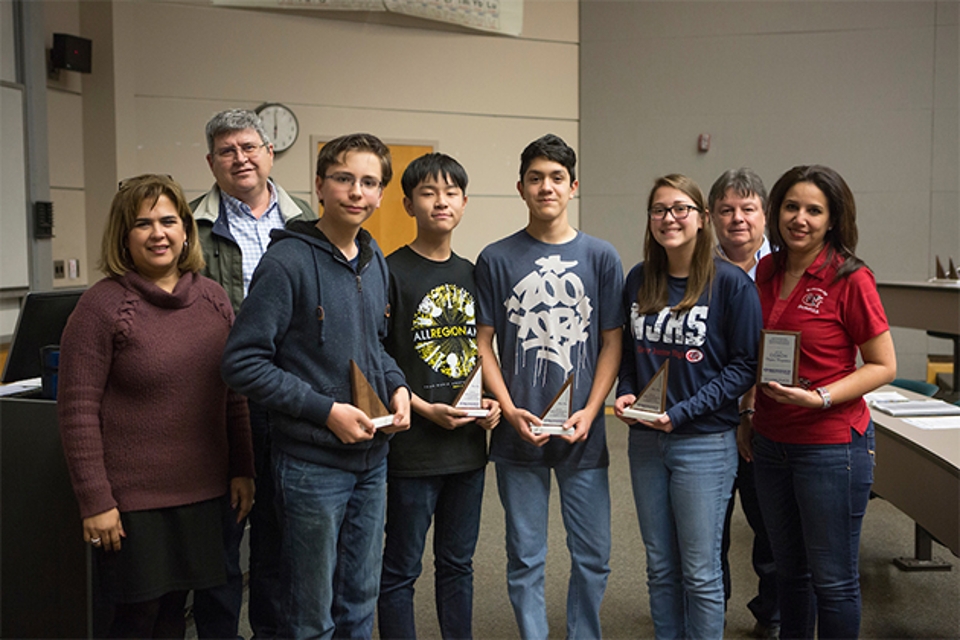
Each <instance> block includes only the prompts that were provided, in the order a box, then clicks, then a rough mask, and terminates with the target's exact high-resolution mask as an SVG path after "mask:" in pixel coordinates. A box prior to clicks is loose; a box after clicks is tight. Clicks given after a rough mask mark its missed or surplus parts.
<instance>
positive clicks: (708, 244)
mask: <svg viewBox="0 0 960 640" xmlns="http://www.w3.org/2000/svg"><path fill="white" fill-rule="evenodd" d="M662 187H667V188H670V189H676V190H677V191H680V192H682V193H683V194H685V195H686V196H688V197H689V198H690V199H691V200H693V204H695V205H696V206H697V208H698V209H699V210H700V212H699V214H698V215H699V216H700V219H701V220H703V228H702V229H700V230H699V231H698V232H697V244H696V246H695V247H694V249H693V258H692V259H691V261H690V276H689V277H688V278H687V289H686V291H685V292H684V294H683V299H682V300H680V302H679V303H677V305H676V306H675V307H673V310H674V311H687V310H688V309H690V308H691V307H693V306H694V305H695V304H697V300H699V299H700V296H701V295H703V292H704V291H705V290H709V289H710V287H711V286H712V284H713V277H714V275H715V274H716V265H714V263H713V246H714V245H713V243H714V239H713V227H712V226H711V222H710V216H709V215H707V213H706V212H705V211H704V206H703V192H702V191H700V187H698V186H697V183H696V182H694V181H693V180H692V179H690V178H688V177H687V176H684V175H680V174H679V173H671V174H670V175H666V176H663V177H662V178H657V179H656V181H655V182H654V183H653V188H652V189H651V190H650V195H649V196H647V211H649V210H650V207H652V206H653V197H654V196H655V195H656V193H657V190H658V189H660V188H662ZM646 226H647V230H646V234H645V236H644V241H643V284H642V285H641V286H640V289H639V291H637V307H638V309H637V310H638V312H639V313H641V314H650V313H657V312H659V311H660V310H661V309H663V308H664V307H665V306H667V300H668V298H669V295H670V287H669V283H668V281H667V276H668V275H669V272H670V266H669V261H668V259H667V250H666V249H664V248H663V246H662V245H661V244H660V243H659V242H657V241H656V239H655V238H654V237H653V234H652V233H651V232H650V216H649V214H648V215H647V225H646Z"/></svg>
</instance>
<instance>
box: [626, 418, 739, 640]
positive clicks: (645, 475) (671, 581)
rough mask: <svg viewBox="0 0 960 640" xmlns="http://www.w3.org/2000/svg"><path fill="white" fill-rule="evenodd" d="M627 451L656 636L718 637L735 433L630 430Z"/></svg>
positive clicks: (733, 471) (735, 461)
mask: <svg viewBox="0 0 960 640" xmlns="http://www.w3.org/2000/svg"><path fill="white" fill-rule="evenodd" d="M629 455H630V478H631V481H632V482H633V499H634V501H635V502H636V505H637V518H638V520H639V521H640V533H641V535H642V536H643V544H644V546H645V547H646V553H647V589H648V591H649V593H650V615H651V617H652V618H653V627H654V631H655V633H656V636H657V638H658V639H660V640H664V639H670V638H699V639H705V640H708V639H710V638H716V639H719V638H722V637H723V618H724V611H723V609H724V599H723V572H722V571H721V568H720V543H721V538H722V535H723V520H724V515H725V514H726V510H727V502H728V501H729V500H730V492H731V490H732V489H733V478H734V474H735V473H736V469H737V442H736V432H735V431H734V430H729V431H724V432H722V433H712V434H705V435H678V434H673V433H661V432H658V431H646V430H641V429H630V446H629Z"/></svg>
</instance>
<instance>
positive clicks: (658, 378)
mask: <svg viewBox="0 0 960 640" xmlns="http://www.w3.org/2000/svg"><path fill="white" fill-rule="evenodd" d="M669 372H670V361H669V360H665V361H664V363H663V364H662V365H660V368H659V369H657V372H656V373H655V374H653V377H652V378H650V382H648V383H647V386H645V387H644V388H643V391H641V392H640V395H639V396H637V399H636V400H635V401H634V403H633V404H631V405H630V406H629V407H627V408H626V409H624V410H623V415H624V416H625V417H627V418H633V419H634V420H643V421H645V422H653V421H654V420H656V419H657V418H660V417H662V416H663V415H664V412H665V411H666V410H667V376H668V374H669Z"/></svg>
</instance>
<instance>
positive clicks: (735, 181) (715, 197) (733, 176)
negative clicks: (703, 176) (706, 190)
mask: <svg viewBox="0 0 960 640" xmlns="http://www.w3.org/2000/svg"><path fill="white" fill-rule="evenodd" d="M731 189H733V192H734V193H735V194H737V195H738V196H740V197H741V198H749V197H750V196H757V197H758V198H760V207H761V208H762V209H763V210H764V211H766V210H767V189H766V188H765V187H764V186H763V180H761V179H760V176H758V175H757V174H756V173H754V171H753V169H749V168H747V167H741V168H739V169H730V170H728V171H724V172H723V174H722V175H721V176H720V177H719V178H717V180H716V182H714V183H713V186H712V187H710V196H709V197H708V198H707V202H708V206H709V207H710V213H714V208H715V207H716V205H717V202H718V201H720V200H723V198H724V196H726V195H727V191H730V190H731Z"/></svg>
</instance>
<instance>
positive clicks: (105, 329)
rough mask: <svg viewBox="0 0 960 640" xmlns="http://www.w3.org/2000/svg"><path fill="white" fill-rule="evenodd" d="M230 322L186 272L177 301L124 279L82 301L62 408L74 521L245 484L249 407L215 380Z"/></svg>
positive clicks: (218, 301) (99, 286)
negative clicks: (235, 481)
mask: <svg viewBox="0 0 960 640" xmlns="http://www.w3.org/2000/svg"><path fill="white" fill-rule="evenodd" d="M232 322H233V310H232V308H231V307H230V300H229V299H228V298H227V294H226V293H225V292H224V290H223V289H222V288H221V287H220V285H218V284H217V283H215V282H214V281H213V280H209V279H207V278H204V277H203V276H200V275H197V274H193V273H186V274H184V275H183V276H182V277H181V278H180V281H179V282H178V283H177V286H176V288H175V289H174V290H173V293H167V292H166V291H164V290H162V289H160V288H159V287H157V286H156V285H154V284H153V283H152V282H150V281H149V280H147V279H145V278H143V277H141V276H140V275H139V274H137V273H133V272H131V273H128V274H126V275H125V276H123V277H122V278H106V279H104V280H101V281H100V282H98V283H96V284H95V285H93V286H92V287H90V289H89V290H88V291H87V292H85V293H84V294H83V296H82V297H81V298H80V302H79V303H78V304H77V308H76V310H75V311H74V312H73V314H72V315H71V316H70V320H69V321H68V322H67V326H66V328H65V329H64V331H63V337H62V338H61V341H60V379H59V402H58V413H59V418H60V435H61V438H62V440H63V450H64V453H65V454H66V458H67V466H68V468H69V469H70V477H71V479H72V480H73V489H74V492H75V493H76V495H77V501H78V502H79V503H80V516H81V517H82V518H87V517H90V516H93V515H96V514H98V513H103V512H104V511H108V510H110V509H112V508H113V507H118V508H119V509H120V511H121V512H127V511H140V510H143V509H159V508H163V507H171V506H179V505H186V504H192V503H195V502H200V501H202V500H209V499H211V498H216V497H218V496H222V495H224V494H225V493H226V492H227V490H228V489H229V485H230V478H235V477H251V478H252V477H253V475H254V471H253V468H254V467H253V447H252V445H251V436H250V419H249V414H248V413H247V402H246V400H245V399H244V398H243V397H242V396H239V395H237V394H235V393H233V392H230V391H228V389H227V386H226V385H225V384H224V382H223V379H222V378H221V377H220V357H221V355H222V353H223V346H224V344H225V343H226V341H227V334H228V333H229V331H230V326H231V324H232Z"/></svg>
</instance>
